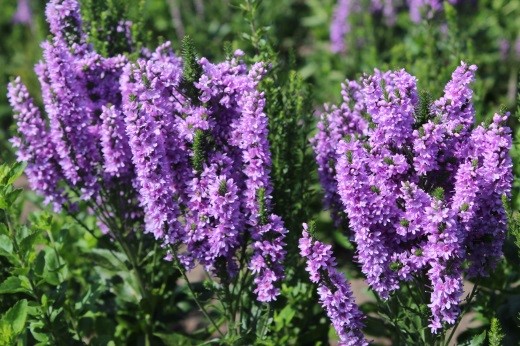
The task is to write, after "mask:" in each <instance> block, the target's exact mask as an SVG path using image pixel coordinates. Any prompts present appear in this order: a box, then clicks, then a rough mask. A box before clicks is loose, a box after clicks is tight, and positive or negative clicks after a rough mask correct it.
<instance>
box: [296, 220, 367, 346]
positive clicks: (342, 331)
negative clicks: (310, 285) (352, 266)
mask: <svg viewBox="0 0 520 346" xmlns="http://www.w3.org/2000/svg"><path fill="white" fill-rule="evenodd" d="M299 248H300V255H301V256H302V257H303V258H305V260H306V262H307V267H306V270H307V272H308V273H309V275H310V279H311V281H312V282H314V283H316V284H318V295H319V296H320V303H321V305H322V306H323V308H324V309H325V311H326V312H327V316H328V317H329V318H330V320H331V322H332V325H333V326H334V329H335V330H336V332H337V333H338V335H339V339H340V342H339V344H340V345H345V346H365V345H368V344H369V343H368V341H367V340H366V339H365V336H364V335H363V333H362V332H361V329H362V328H363V314H362V313H361V311H360V310H359V308H358V306H357V305H356V303H355V301H354V297H353V296H352V290H351V289H350V285H349V284H348V282H347V280H346V279H345V277H344V275H343V274H341V273H340V272H339V271H338V270H337V269H336V259H335V258H334V256H333V254H332V250H331V246H330V245H325V244H323V243H321V242H319V241H317V240H314V239H312V237H311V235H309V232H308V227H307V224H303V236H302V237H301V238H300V244H299Z"/></svg>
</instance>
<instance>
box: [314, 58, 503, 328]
mask: <svg viewBox="0 0 520 346" xmlns="http://www.w3.org/2000/svg"><path fill="white" fill-rule="evenodd" d="M475 71H476V66H473V65H467V64H465V63H462V64H461V65H460V66H459V67H458V68H457V69H456V70H455V71H454V73H453V75H452V79H451V81H450V82H449V83H448V84H447V85H446V87H445V90H444V95H443V96H442V97H441V98H439V99H438V100H436V101H434V102H433V103H431V104H425V103H424V102H425V100H424V99H421V97H420V96H419V93H418V91H417V86H416V79H415V78H414V77H413V76H411V75H409V74H408V73H406V72H405V71H404V70H401V71H396V72H385V73H382V72H380V71H377V70H376V71H375V73H374V74H373V75H371V76H366V77H364V78H362V79H361V80H360V82H353V81H351V82H347V83H346V84H345V85H344V86H343V95H344V101H343V103H342V104H341V105H340V106H332V107H330V106H329V107H328V108H326V111H325V112H324V113H323V114H321V116H320V121H319V124H318V132H317V134H316V136H315V137H314V139H313V140H312V144H313V146H314V150H315V155H316V160H317V162H318V166H319V173H320V178H321V182H322V183H323V185H324V186H323V187H324V189H325V191H326V194H325V198H326V202H327V203H328V205H329V207H331V208H338V209H336V210H334V212H335V213H336V214H337V215H341V212H342V211H343V212H345V214H344V215H345V217H348V220H349V225H350V227H351V229H352V231H353V239H354V241H355V243H356V245H357V257H358V260H359V262H360V264H361V266H362V271H363V273H364V274H365V275H366V277H367V281H368V283H369V285H370V286H371V287H372V288H373V289H374V290H375V291H376V292H377V293H378V294H379V295H380V296H381V297H382V298H385V299H386V298H388V297H389V296H390V294H391V293H392V291H394V290H396V289H397V288H399V286H400V283H401V282H403V281H408V280H411V279H412V278H413V277H414V276H416V275H422V276H425V277H427V278H428V279H429V281H430V283H431V285H430V287H431V292H430V295H431V300H430V303H429V307H430V309H431V314H432V317H431V324H430V327H431V329H432V331H433V332H437V331H438V330H439V329H441V328H442V327H443V323H447V324H453V323H454V322H455V320H456V319H457V317H458V315H459V313H460V309H459V303H460V298H461V295H462V286H463V276H464V275H467V276H469V277H475V276H485V275H488V273H489V271H490V269H492V268H493V266H494V265H495V264H496V262H497V260H498V259H499V258H500V256H501V253H502V244H503V242H504V238H505V232H506V216H505V212H504V207H503V205H502V197H503V196H507V197H509V196H510V193H511V183H512V162H511V158H510V156H509V149H510V148H511V131H510V129H509V128H508V127H506V125H505V122H506V120H507V118H508V114H505V115H498V114H496V115H495V116H494V117H493V121H492V123H491V124H490V125H488V126H486V125H484V124H482V125H479V126H476V127H475V126H474V119H475V111H474V107H473V105H472V96H473V91H472V90H471V83H472V82H473V81H474V78H475ZM345 124H350V126H346V125H345ZM331 196H332V197H334V198H336V199H335V200H333V201H334V203H332V202H330V201H331V200H332V198H331ZM338 200H339V202H338ZM465 264H467V266H466V265H465Z"/></svg>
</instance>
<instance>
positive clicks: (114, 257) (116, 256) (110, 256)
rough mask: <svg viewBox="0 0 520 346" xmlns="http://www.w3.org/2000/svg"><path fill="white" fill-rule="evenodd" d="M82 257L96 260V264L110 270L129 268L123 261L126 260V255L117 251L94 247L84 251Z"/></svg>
mask: <svg viewBox="0 0 520 346" xmlns="http://www.w3.org/2000/svg"><path fill="white" fill-rule="evenodd" d="M82 257H83V258H86V259H88V260H90V261H92V262H94V264H95V265H98V266H100V267H102V268H105V269H108V270H112V271H119V270H123V271H126V270H127V268H126V266H124V265H123V263H124V262H125V260H126V257H125V255H124V254H122V253H120V252H117V251H109V250H106V249H92V250H89V251H88V252H83V253H82Z"/></svg>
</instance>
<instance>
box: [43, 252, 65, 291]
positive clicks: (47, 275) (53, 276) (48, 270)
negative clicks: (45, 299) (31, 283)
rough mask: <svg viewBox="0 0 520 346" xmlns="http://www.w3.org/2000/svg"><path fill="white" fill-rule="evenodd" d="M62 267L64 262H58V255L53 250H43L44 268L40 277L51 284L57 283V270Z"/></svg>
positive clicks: (58, 280) (58, 277) (58, 279)
mask: <svg viewBox="0 0 520 346" xmlns="http://www.w3.org/2000/svg"><path fill="white" fill-rule="evenodd" d="M64 267H65V264H62V265H60V264H59V261H58V255H57V254H56V252H54V250H51V249H48V251H45V269H44V271H43V275H42V277H43V279H44V280H45V281H47V283H49V284H51V285H53V286H57V285H59V284H60V282H61V279H60V276H59V272H60V270H61V269H62V268H64Z"/></svg>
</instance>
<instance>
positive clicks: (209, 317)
mask: <svg viewBox="0 0 520 346" xmlns="http://www.w3.org/2000/svg"><path fill="white" fill-rule="evenodd" d="M171 251H172V255H173V258H174V261H175V266H176V267H177V269H178V270H179V272H180V273H181V275H182V277H183V279H184V281H186V286H187V287H188V290H189V291H190V293H191V295H192V297H193V300H194V301H195V303H196V304H197V306H198V307H199V309H200V311H201V312H202V314H203V315H204V317H206V318H207V319H208V321H209V322H210V323H211V324H212V325H213V327H214V328H215V330H216V331H217V332H218V333H219V334H220V336H221V337H224V334H223V333H222V332H221V331H220V328H219V327H218V325H217V323H216V322H215V321H214V320H213V318H211V316H210V315H209V313H208V311H207V310H206V308H205V307H204V306H203V305H202V304H201V303H200V302H199V299H198V298H197V295H196V294H195V290H194V289H193V287H192V285H191V282H190V280H189V279H188V276H187V275H186V271H185V270H184V269H183V268H182V265H181V264H180V261H179V258H178V257H177V253H176V252H175V251H174V249H173V248H171Z"/></svg>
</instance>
